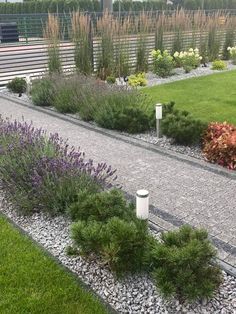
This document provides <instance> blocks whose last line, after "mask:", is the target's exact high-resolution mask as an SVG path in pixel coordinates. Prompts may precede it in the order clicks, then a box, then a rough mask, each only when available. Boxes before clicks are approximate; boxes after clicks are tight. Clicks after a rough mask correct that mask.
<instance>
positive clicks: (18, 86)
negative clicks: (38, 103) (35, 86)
mask: <svg viewBox="0 0 236 314" xmlns="http://www.w3.org/2000/svg"><path fill="white" fill-rule="evenodd" d="M7 88H8V89H9V90H10V91H11V92H13V93H17V94H22V93H25V92H26V88H27V83H26V80H25V79H24V78H21V77H15V78H14V79H13V80H12V81H11V82H9V83H8V84H7Z"/></svg>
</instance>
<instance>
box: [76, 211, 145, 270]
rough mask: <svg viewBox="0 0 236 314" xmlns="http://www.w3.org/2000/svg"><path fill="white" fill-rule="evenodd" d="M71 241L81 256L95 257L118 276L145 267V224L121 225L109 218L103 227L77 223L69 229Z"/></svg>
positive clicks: (125, 222) (133, 222) (121, 222)
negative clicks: (77, 247)
mask: <svg viewBox="0 0 236 314" xmlns="http://www.w3.org/2000/svg"><path fill="white" fill-rule="evenodd" d="M72 238H73V239H74V241H75V243H76V244H77V245H78V246H79V248H80V249H81V251H82V253H84V254H90V253H95V254H97V255H99V256H100V257H101V259H102V260H103V261H104V262H105V263H106V264H107V265H108V266H109V267H110V268H111V269H112V270H113V271H115V272H116V273H117V274H118V275H121V274H123V273H125V272H137V271H140V270H142V269H144V268H145V267H147V265H146V262H145V261H146V255H147V249H148V248H149V242H150V241H151V240H150V236H149V235H148V232H147V223H146V222H145V221H142V220H138V219H133V220H131V221H125V220H123V219H120V218H118V217H113V218H109V219H108V220H107V221H106V223H102V222H101V221H100V222H99V221H94V220H88V221H87V222H86V221H78V222H77V223H74V224H73V225H72ZM127 257H128V258H127Z"/></svg>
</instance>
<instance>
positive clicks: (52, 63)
mask: <svg viewBox="0 0 236 314" xmlns="http://www.w3.org/2000/svg"><path fill="white" fill-rule="evenodd" d="M43 36H44V39H45V40H46V43H47V50H48V71H49V73H50V74H53V73H60V72H61V71H62V64H61V60H60V39H61V33H60V21H59V18H58V17H57V16H55V15H53V14H48V20H47V22H46V26H45V28H44V30H43Z"/></svg>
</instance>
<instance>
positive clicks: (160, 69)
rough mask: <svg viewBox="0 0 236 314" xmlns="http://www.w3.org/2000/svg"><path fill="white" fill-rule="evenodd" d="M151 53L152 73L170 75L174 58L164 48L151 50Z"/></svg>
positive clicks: (162, 75)
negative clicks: (162, 49)
mask: <svg viewBox="0 0 236 314" xmlns="http://www.w3.org/2000/svg"><path fill="white" fill-rule="evenodd" d="M151 54H152V58H153V70H154V73H155V74H157V75H158V76H160V77H167V76H170V75H172V71H173V69H174V60H173V57H172V56H171V55H170V54H169V53H168V51H167V50H164V51H163V52H161V50H153V51H152V53H151Z"/></svg>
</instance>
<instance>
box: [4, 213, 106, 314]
mask: <svg viewBox="0 0 236 314" xmlns="http://www.w3.org/2000/svg"><path fill="white" fill-rule="evenodd" d="M0 313H1V314H36V313H37V314H95V313H96V314H102V313H108V312H107V311H106V309H105V308H104V306H103V305H102V304H101V303H100V302H99V301H98V300H97V299H95V297H94V296H92V295H91V294H89V293H88V292H86V291H85V290H84V289H83V288H82V287H81V286H80V285H79V283H78V281H77V280H76V279H75V278H74V277H73V276H72V275H71V274H69V273H67V272H66V271H65V270H64V269H63V268H62V267H61V266H59V265H58V264H57V263H56V262H55V261H53V260H52V259H51V258H50V257H48V256H47V254H45V252H43V251H42V249H40V248H39V247H37V246H36V245H35V244H33V243H32V241H31V240H30V239H29V238H28V237H26V236H23V235H22V234H21V233H20V232H19V231H18V230H17V229H15V228H14V227H13V226H12V225H10V224H9V223H8V222H7V221H6V219H5V218H2V217H0Z"/></svg>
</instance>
